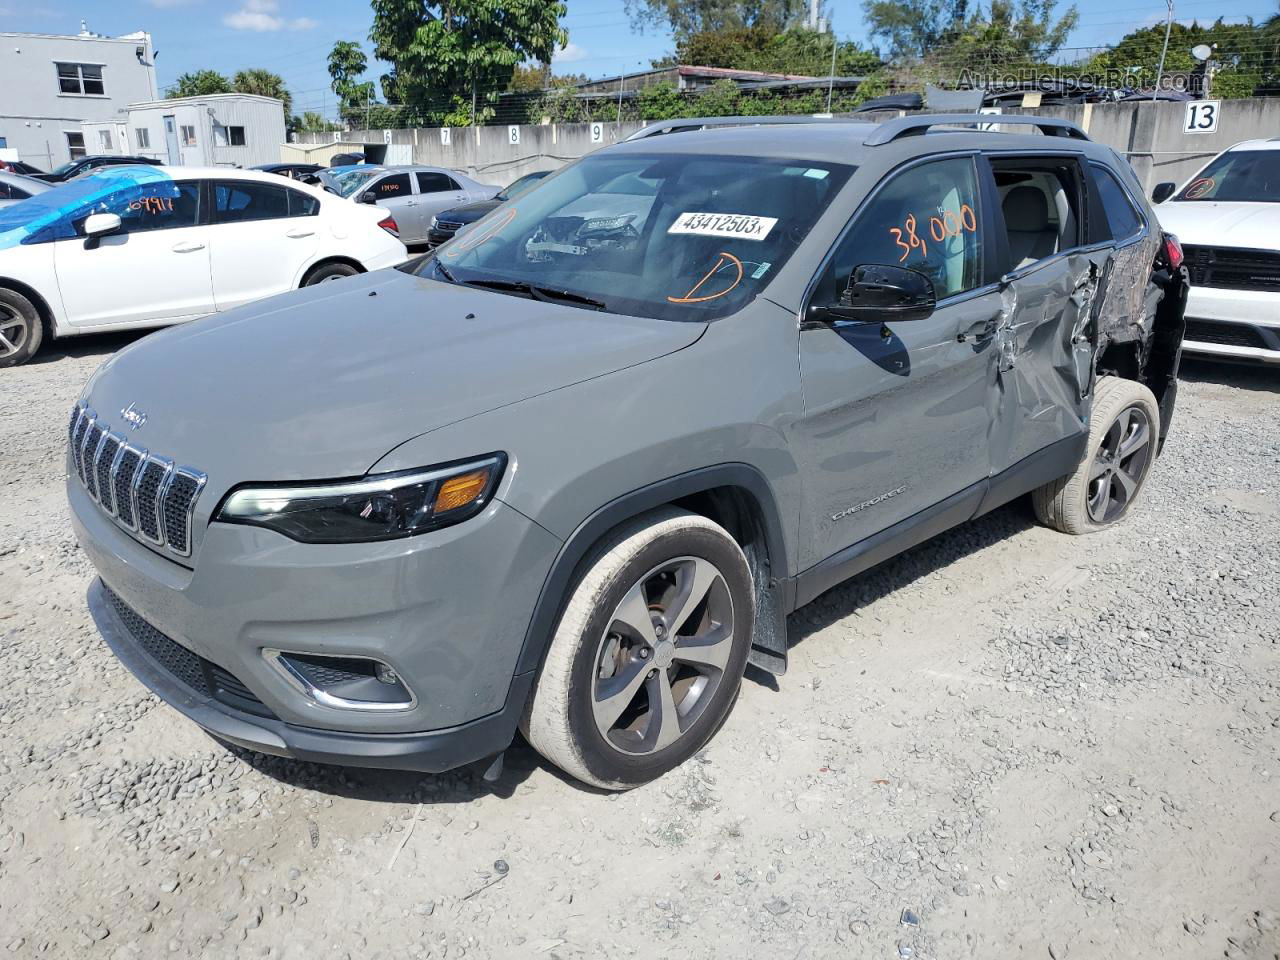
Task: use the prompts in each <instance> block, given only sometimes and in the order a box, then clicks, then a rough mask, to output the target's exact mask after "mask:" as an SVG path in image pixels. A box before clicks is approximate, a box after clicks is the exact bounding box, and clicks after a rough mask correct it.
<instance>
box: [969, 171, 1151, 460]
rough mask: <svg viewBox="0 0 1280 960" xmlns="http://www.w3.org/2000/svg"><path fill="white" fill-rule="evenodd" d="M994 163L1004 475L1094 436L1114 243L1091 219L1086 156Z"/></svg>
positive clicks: (996, 450)
mask: <svg viewBox="0 0 1280 960" xmlns="http://www.w3.org/2000/svg"><path fill="white" fill-rule="evenodd" d="M989 159H990V165H989V171H990V173H989V175H990V176H991V178H992V181H993V189H994V193H995V195H996V196H997V197H998V199H999V202H998V204H996V214H997V222H998V228H997V230H996V240H997V244H998V250H999V251H1000V252H999V262H1000V264H1001V270H1002V271H1003V273H1002V276H1001V279H1000V300H1001V303H1000V306H1001V310H1000V316H999V319H998V321H997V328H996V332H995V342H996V349H997V362H996V371H995V379H994V384H993V395H992V403H993V412H992V416H993V429H992V440H991V472H992V474H993V475H998V474H1000V473H1001V472H1003V471H1005V470H1008V469H1010V468H1011V467H1014V466H1016V465H1017V464H1019V463H1021V462H1022V461H1024V460H1026V458H1028V457H1031V456H1032V455H1034V454H1037V453H1039V452H1040V451H1043V450H1046V449H1047V448H1049V447H1051V446H1053V445H1054V444H1058V443H1062V444H1063V449H1064V455H1065V454H1070V453H1071V450H1068V449H1066V448H1067V447H1071V446H1072V445H1073V444H1074V443H1078V442H1080V441H1081V440H1082V439H1083V437H1084V436H1085V435H1086V434H1087V433H1088V429H1089V423H1088V417H1089V410H1090V399H1091V397H1090V393H1091V390H1092V369H1091V359H1092V353H1093V344H1094V342H1095V337H1096V330H1095V326H1096V325H1095V324H1094V323H1093V320H1094V318H1095V317H1096V308H1097V307H1098V306H1099V305H1100V304H1101V297H1102V295H1104V294H1105V292H1106V291H1105V288H1106V286H1107V284H1108V283H1110V282H1111V272H1112V271H1111V267H1110V261H1111V258H1112V255H1113V249H1112V248H1113V244H1112V243H1111V242H1110V241H1109V239H1108V234H1107V232H1106V230H1105V226H1103V228H1102V231H1103V232H1102V234H1101V239H1099V236H1098V224H1096V223H1095V224H1091V223H1090V210H1091V209H1092V208H1091V204H1090V196H1091V194H1092V192H1093V191H1094V190H1095V187H1094V186H1093V183H1092V181H1091V179H1090V176H1089V174H1088V171H1087V168H1086V166H1085V164H1084V163H1082V158H1081V157H1080V155H1079V154H1076V153H1067V152H1061V153H1046V154H1037V155H1027V154H1006V153H1001V154H996V155H991V156H990V158H989ZM1094 218H1095V219H1096V218H1097V214H1096V213H1095V215H1094ZM1144 279H1145V278H1144ZM1117 282H1121V283H1122V282H1126V281H1125V278H1117Z"/></svg>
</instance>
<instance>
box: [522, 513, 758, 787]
mask: <svg viewBox="0 0 1280 960" xmlns="http://www.w3.org/2000/svg"><path fill="white" fill-rule="evenodd" d="M754 617H755V611H754V598H753V592H752V588H751V574H750V571H749V570H748V568H747V561H746V558H745V557H744V556H743V555H742V550H741V549H740V548H739V546H738V544H737V543H736V542H735V541H734V540H733V538H732V537H731V536H729V534H728V532H726V531H725V530H724V529H723V528H722V527H720V526H719V525H717V524H715V523H713V522H711V521H710V520H708V519H706V518H705V517H702V516H698V515H697V514H692V513H688V512H685V511H683V510H675V509H672V508H666V509H663V510H660V511H656V512H655V513H652V514H649V515H647V516H646V517H644V518H641V519H640V520H638V521H635V522H632V523H630V524H628V525H626V526H624V527H622V528H619V530H618V531H616V532H615V533H614V534H613V535H611V536H610V537H609V538H608V539H607V540H606V541H605V542H604V543H602V544H600V546H599V547H597V548H596V549H595V550H594V551H593V552H592V554H591V556H590V557H589V558H588V560H587V565H586V572H585V573H584V574H583V575H582V577H581V579H580V580H579V581H578V583H577V585H576V587H575V588H574V591H573V593H572V595H571V596H570V598H569V603H568V605H567V607H566V608H565V612H564V616H563V617H562V618H561V621H560V624H559V626H558V627H557V629H556V633H555V636H554V637H553V638H552V641H551V647H550V649H549V651H548V653H547V658H546V662H545V663H544V664H543V667H542V671H541V674H540V675H539V677H538V681H537V685H536V687H535V689H534V692H533V695H532V697H531V698H530V701H529V705H528V707H527V708H526V711H525V716H524V719H523V720H522V723H521V729H522V730H523V731H524V734H525V737H526V738H527V739H528V740H529V742H530V743H532V744H533V746H534V747H535V748H537V750H538V752H539V753H541V754H542V755H543V756H544V757H546V758H547V759H548V760H550V761H551V762H552V763H554V764H556V765H557V766H558V767H560V768H561V769H563V770H564V771H565V772H566V773H568V774H570V775H572V776H574V777H577V778H578V779H579V780H582V781H584V782H586V783H589V784H592V785H593V786H597V787H603V788H605V789H610V790H626V789H629V788H631V787H635V786H638V785H639V784H642V783H647V782H648V781H650V780H653V779H655V778H656V777H659V776H661V775H662V774H664V773H666V772H667V771H668V770H671V769H672V768H674V767H676V766H678V765H680V764H681V763H683V762H684V761H685V760H687V759H688V758H689V757H690V756H692V755H693V753H694V752H695V751H697V750H698V749H700V748H701V747H702V746H703V745H704V744H705V743H706V742H707V741H708V740H709V739H710V738H711V736H712V735H713V734H714V733H715V732H716V730H717V729H718V728H719V726H720V724H721V723H722V722H723V721H724V718H725V717H726V716H727V715H728V713H729V710H730V709H731V708H732V706H733V703H734V700H735V698H736V695H737V691H738V685H739V683H740V682H741V679H742V671H743V669H744V667H745V666H746V661H747V654H748V652H749V649H750V645H751V631H752V628H753V625H754Z"/></svg>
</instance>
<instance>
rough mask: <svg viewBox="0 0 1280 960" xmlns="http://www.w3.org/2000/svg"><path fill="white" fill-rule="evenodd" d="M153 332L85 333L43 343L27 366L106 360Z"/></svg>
mask: <svg viewBox="0 0 1280 960" xmlns="http://www.w3.org/2000/svg"><path fill="white" fill-rule="evenodd" d="M154 332H155V331H154V330H124V331H121V332H119V333H87V334H84V335H82V336H77V337H67V338H65V339H63V340H55V341H53V342H52V343H49V342H48V341H45V344H44V346H42V347H41V348H40V350H39V351H38V352H37V353H36V355H35V356H34V357H32V358H31V359H30V360H28V361H27V364H26V365H27V366H29V367H37V366H40V365H41V364H45V363H58V362H60V361H62V360H68V359H75V360H78V359H82V358H84V357H98V358H99V359H101V360H106V359H107V358H108V357H110V356H111V355H112V354H113V353H115V352H116V351H118V350H123V349H124V348H125V347H127V346H129V344H131V343H136V342H137V341H138V340H141V339H142V338H143V337H145V336H146V335H147V334H149V333H154Z"/></svg>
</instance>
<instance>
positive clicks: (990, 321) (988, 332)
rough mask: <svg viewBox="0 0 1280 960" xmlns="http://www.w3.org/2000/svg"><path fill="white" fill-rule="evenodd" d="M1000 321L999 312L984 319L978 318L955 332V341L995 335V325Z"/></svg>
mask: <svg viewBox="0 0 1280 960" xmlns="http://www.w3.org/2000/svg"><path fill="white" fill-rule="evenodd" d="M999 322H1000V314H998V313H997V314H994V315H993V316H990V317H987V318H986V319H985V320H979V321H978V322H977V323H975V324H972V325H971V326H969V327H968V328H966V329H964V330H961V331H960V332H959V333H957V334H956V342H957V343H965V342H967V341H969V340H989V339H990V338H991V337H993V336H995V332H996V326H997V325H998V324H999Z"/></svg>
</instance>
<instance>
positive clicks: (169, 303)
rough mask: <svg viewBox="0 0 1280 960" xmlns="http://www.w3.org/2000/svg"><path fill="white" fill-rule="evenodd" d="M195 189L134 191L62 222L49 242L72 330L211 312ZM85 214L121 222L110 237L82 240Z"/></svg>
mask: <svg viewBox="0 0 1280 960" xmlns="http://www.w3.org/2000/svg"><path fill="white" fill-rule="evenodd" d="M203 202H204V201H203V198H202V195H201V190H200V183H199V181H195V180H189V181H177V182H175V181H172V180H160V181H156V182H154V183H146V184H134V185H131V186H129V187H125V188H122V189H120V190H117V191H116V192H114V193H112V194H111V195H110V196H108V197H106V198H105V199H103V200H99V201H96V202H94V203H93V204H90V205H88V206H85V207H83V208H81V209H79V210H76V211H73V212H71V213H69V214H68V221H67V222H68V226H69V229H68V231H67V232H68V233H69V232H70V231H71V230H74V231H75V236H74V237H72V238H69V239H62V240H56V241H54V243H53V246H54V258H53V260H54V269H55V270H56V271H57V275H58V291H59V292H60V293H61V294H62V303H63V307H64V309H65V310H66V315H67V319H68V321H69V322H70V323H71V325H72V326H77V327H90V326H101V325H105V324H113V323H140V322H145V321H156V322H161V323H170V322H177V321H179V320H190V319H193V318H195V317H199V316H203V315H205V314H207V313H212V312H213V285H212V282H211V280H210V273H209V227H208V226H207V223H206V221H207V217H206V216H205V213H204V211H203V209H202V204H203ZM92 213H114V214H116V215H117V216H119V217H120V223H121V229H120V230H119V232H117V233H113V234H111V235H109V236H104V237H99V238H96V239H86V238H85V236H84V231H83V228H84V221H85V218H86V217H88V216H89V215H90V214H92Z"/></svg>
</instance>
